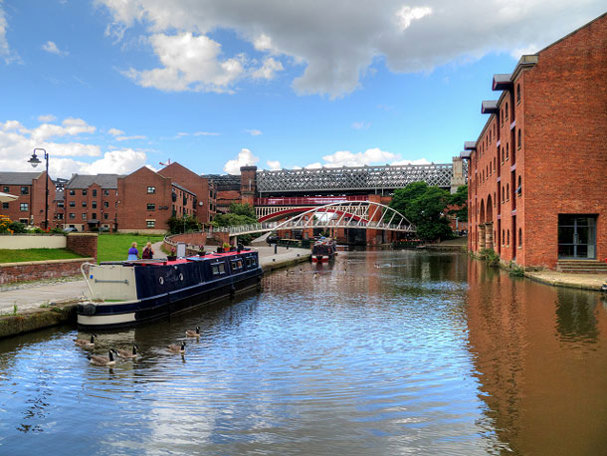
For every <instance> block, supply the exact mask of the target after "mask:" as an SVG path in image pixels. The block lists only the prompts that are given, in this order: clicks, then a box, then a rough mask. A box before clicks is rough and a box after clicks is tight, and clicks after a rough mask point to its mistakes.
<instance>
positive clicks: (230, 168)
mask: <svg viewBox="0 0 607 456" xmlns="http://www.w3.org/2000/svg"><path fill="white" fill-rule="evenodd" d="M258 161H259V158H258V157H256V156H254V155H253V153H252V152H251V151H250V150H249V149H241V150H240V152H239V153H238V157H236V158H235V159H233V160H228V161H227V162H226V164H225V165H224V166H223V170H224V171H225V172H226V173H228V174H240V167H241V166H253V165H256V164H257V162H258Z"/></svg>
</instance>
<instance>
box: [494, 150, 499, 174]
mask: <svg viewBox="0 0 607 456" xmlns="http://www.w3.org/2000/svg"><path fill="white" fill-rule="evenodd" d="M498 155H499V152H498ZM493 171H497V160H496V159H495V157H494V158H493Z"/></svg>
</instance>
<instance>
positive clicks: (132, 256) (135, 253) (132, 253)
mask: <svg viewBox="0 0 607 456" xmlns="http://www.w3.org/2000/svg"><path fill="white" fill-rule="evenodd" d="M137 259H139V250H137V243H136V242H133V243H132V244H131V248H130V249H129V256H128V257H127V261H133V260H137Z"/></svg>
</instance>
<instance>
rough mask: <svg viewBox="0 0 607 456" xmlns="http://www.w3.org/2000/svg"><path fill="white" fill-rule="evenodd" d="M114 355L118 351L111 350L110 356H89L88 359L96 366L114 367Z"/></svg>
mask: <svg viewBox="0 0 607 456" xmlns="http://www.w3.org/2000/svg"><path fill="white" fill-rule="evenodd" d="M114 353H116V351H115V350H114V349H111V350H109V351H108V356H101V355H88V356H87V358H88V359H89V360H90V362H91V364H94V365H95V366H113V365H114V364H116V358H114Z"/></svg>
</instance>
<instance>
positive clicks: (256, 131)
mask: <svg viewBox="0 0 607 456" xmlns="http://www.w3.org/2000/svg"><path fill="white" fill-rule="evenodd" d="M245 131H246V132H247V133H248V134H250V135H251V136H259V135H261V134H262V133H261V130H245Z"/></svg>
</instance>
